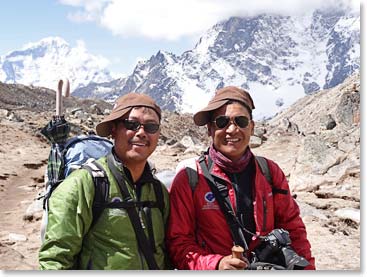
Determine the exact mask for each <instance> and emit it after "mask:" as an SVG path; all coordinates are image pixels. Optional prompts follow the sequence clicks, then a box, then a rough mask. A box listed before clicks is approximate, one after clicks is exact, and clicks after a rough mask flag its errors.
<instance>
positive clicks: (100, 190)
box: [83, 158, 110, 227]
mask: <svg viewBox="0 0 367 277" xmlns="http://www.w3.org/2000/svg"><path fill="white" fill-rule="evenodd" d="M83 168H84V169H86V170H87V171H88V172H89V174H90V175H91V176H92V178H93V183H94V189H95V193H94V200H93V207H92V213H93V221H92V225H91V227H92V226H94V224H95V223H96V222H97V221H98V219H99V217H100V216H101V214H102V212H103V210H104V209H105V207H106V205H107V203H108V194H109V190H110V183H109V181H108V178H107V174H106V171H105V170H104V168H103V167H102V166H101V165H100V164H99V163H98V162H97V161H96V160H95V159H93V158H91V159H88V160H87V162H86V163H85V164H84V165H83Z"/></svg>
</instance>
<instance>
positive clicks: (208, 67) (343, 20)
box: [75, 10, 360, 119]
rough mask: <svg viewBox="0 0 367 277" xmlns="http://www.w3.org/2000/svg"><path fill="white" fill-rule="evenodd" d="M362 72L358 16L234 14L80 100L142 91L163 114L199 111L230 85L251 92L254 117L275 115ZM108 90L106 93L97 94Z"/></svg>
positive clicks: (338, 13)
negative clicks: (182, 47)
mask: <svg viewBox="0 0 367 277" xmlns="http://www.w3.org/2000/svg"><path fill="white" fill-rule="evenodd" d="M359 67H360V15H359V14H350V13H348V12H346V11H331V10H329V11H320V10H316V11H314V12H313V13H312V14H305V15H303V16H299V15H298V16H284V15H270V14H262V15H258V16H254V17H232V18H230V19H229V20H227V21H224V22H221V23H218V24H217V25H215V26H213V27H212V28H211V29H210V30H208V31H207V32H206V33H205V34H204V35H203V36H202V37H201V39H200V41H199V42H198V43H197V45H196V46H195V48H194V49H192V50H189V51H186V52H184V53H183V54H182V55H180V56H177V55H174V54H172V53H168V52H165V51H159V52H158V53H157V54H156V55H153V56H152V57H151V58H150V59H149V60H147V61H144V62H140V63H138V64H137V65H136V67H135V69H134V71H133V73H132V74H131V75H130V76H128V77H127V78H126V79H124V80H120V82H119V87H116V82H111V83H110V89H111V91H110V92H109V91H108V86H109V85H108V84H107V83H104V84H103V87H102V86H99V85H98V84H93V85H91V86H87V87H85V88H80V89H78V90H76V91H75V95H80V96H81V95H82V96H84V97H85V96H88V95H89V96H90V95H93V96H97V97H98V95H100V97H103V98H105V99H109V100H112V99H114V98H116V97H118V96H119V95H121V94H124V93H127V92H130V91H138V92H145V93H148V94H150V95H151V96H152V97H153V98H155V99H156V100H157V101H158V103H159V104H160V105H161V106H162V107H163V108H165V109H169V110H177V111H180V112H193V111H197V110H198V109H200V108H201V107H203V106H204V105H205V103H207V101H208V100H209V99H210V98H211V97H212V95H213V93H214V91H215V90H217V89H218V88H221V87H223V86H226V85H236V86H240V87H243V88H246V89H248V90H249V91H250V93H251V95H253V98H254V101H255V106H256V107H257V108H256V109H255V111H254V116H255V118H258V119H260V118H264V117H269V116H272V115H274V114H275V113H276V112H278V111H279V110H281V109H283V108H285V107H288V106H289V105H291V104H292V103H294V102H295V101H296V100H297V99H299V98H300V97H302V96H304V95H305V94H311V93H313V92H315V91H318V90H320V89H325V88H330V87H333V86H335V85H337V84H339V83H341V82H342V81H344V80H345V78H346V77H348V76H350V75H351V74H352V73H353V72H356V71H359ZM100 92H103V93H100Z"/></svg>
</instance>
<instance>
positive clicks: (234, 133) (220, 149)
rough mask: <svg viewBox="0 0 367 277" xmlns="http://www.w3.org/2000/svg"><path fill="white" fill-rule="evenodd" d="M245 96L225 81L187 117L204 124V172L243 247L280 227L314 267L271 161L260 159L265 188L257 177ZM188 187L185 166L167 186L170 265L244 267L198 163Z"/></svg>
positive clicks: (298, 220)
mask: <svg viewBox="0 0 367 277" xmlns="http://www.w3.org/2000/svg"><path fill="white" fill-rule="evenodd" d="M254 108H255V107H254V103H253V100H252V98H251V96H250V94H249V93H248V92H246V91H244V90H242V89H239V88H237V87H233V86H229V87H225V88H223V89H220V90H218V91H217V92H216V94H215V96H214V97H213V99H212V100H210V102H209V104H208V106H207V107H205V108H204V109H202V110H201V111H199V112H198V113H196V114H195V115H194V122H195V124H196V125H198V126H203V125H207V128H208V134H209V136H211V138H212V144H211V146H210V147H209V150H208V152H207V153H206V154H205V164H206V165H207V166H208V165H209V166H208V171H209V173H210V175H211V176H212V177H213V178H214V179H216V180H220V182H221V183H222V184H224V186H225V187H226V188H227V189H228V195H229V199H230V203H231V206H232V208H233V211H234V213H235V215H236V217H237V219H238V222H240V224H241V227H242V229H244V230H246V231H245V232H243V235H244V239H245V240H246V242H245V245H246V246H247V245H248V248H249V250H248V252H247V253H250V252H251V251H253V250H254V249H255V248H256V246H258V245H259V242H260V239H259V236H265V235H267V234H269V233H270V232H271V231H272V230H274V229H277V228H281V229H284V230H286V231H288V232H289V236H290V239H291V247H292V248H293V249H294V250H295V252H296V253H297V254H298V255H300V256H302V257H304V258H305V259H306V260H307V261H308V262H309V265H308V266H307V267H306V269H315V260H314V258H313V257H312V255H311V245H310V243H309V241H308V240H307V233H306V228H305V225H304V223H303V222H302V219H301V217H300V210H299V207H298V205H297V203H296V202H295V201H294V199H293V198H292V196H291V194H290V190H289V186H288V182H287V180H286V177H285V175H284V173H283V172H282V170H281V169H280V168H279V166H278V165H277V164H276V163H274V162H273V161H271V160H267V162H268V167H269V170H270V173H271V176H272V181H273V187H275V188H276V189H277V191H279V192H281V193H273V190H272V186H271V185H270V184H269V183H268V181H267V179H266V177H265V176H264V175H263V174H262V172H261V170H260V168H259V165H258V164H257V162H256V160H255V157H254V155H253V154H252V152H251V150H250V148H249V141H250V137H251V135H252V134H253V132H254V122H253V120H252V110H253V109H254ZM196 172H197V173H198V181H197V184H196V186H195V188H194V189H192V188H191V186H190V184H189V177H188V175H187V172H186V170H184V169H182V170H181V171H179V172H178V173H177V175H176V176H175V178H174V180H173V183H172V185H171V188H170V204H171V214H170V219H169V226H168V231H167V247H168V250H169V254H170V257H171V260H172V262H173V265H174V266H175V267H176V268H177V269H192V270H215V269H219V270H222V269H245V268H247V267H248V266H249V264H248V261H247V259H246V258H235V257H232V255H231V248H232V246H233V245H234V239H233V236H232V235H231V229H230V227H229V226H228V224H227V221H226V218H225V216H224V214H223V212H222V211H221V208H220V206H219V204H218V201H217V200H216V199H215V195H214V194H213V192H212V190H211V188H210V186H209V184H208V182H207V181H206V178H205V176H204V175H203V171H202V168H201V166H200V165H199V162H198V161H196Z"/></svg>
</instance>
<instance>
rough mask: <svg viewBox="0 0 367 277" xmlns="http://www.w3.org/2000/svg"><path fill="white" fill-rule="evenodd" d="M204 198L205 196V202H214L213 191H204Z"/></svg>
mask: <svg viewBox="0 0 367 277" xmlns="http://www.w3.org/2000/svg"><path fill="white" fill-rule="evenodd" d="M204 198H205V201H206V202H209V203H212V202H214V201H215V197H214V194H213V192H211V191H209V192H207V193H205V196H204Z"/></svg>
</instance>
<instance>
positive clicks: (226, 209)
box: [199, 155, 248, 251]
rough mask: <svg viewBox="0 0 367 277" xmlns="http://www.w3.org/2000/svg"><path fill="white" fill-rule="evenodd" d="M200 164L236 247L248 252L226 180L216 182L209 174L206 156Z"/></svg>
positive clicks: (210, 163)
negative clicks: (238, 246)
mask: <svg viewBox="0 0 367 277" xmlns="http://www.w3.org/2000/svg"><path fill="white" fill-rule="evenodd" d="M199 164H200V166H201V169H202V171H203V175H204V177H205V179H206V181H207V183H208V185H209V187H210V189H211V190H212V192H213V194H214V196H215V199H216V200H217V202H218V204H219V206H220V209H221V210H222V213H223V214H224V217H225V218H226V221H227V224H228V225H229V228H230V230H231V234H232V239H233V241H234V244H235V245H240V246H242V247H243V248H244V249H245V251H246V250H248V246H247V243H246V240H245V237H244V235H243V231H242V227H241V226H240V224H239V222H238V219H237V217H236V215H235V212H234V210H233V207H232V204H231V201H230V199H229V195H228V188H227V186H226V184H225V183H224V180H222V179H220V178H216V179H217V180H214V178H213V176H212V175H211V174H210V173H209V169H208V167H207V165H206V163H205V156H204V155H202V156H201V157H200V158H199ZM208 165H209V168H211V167H212V166H213V161H212V159H211V158H210V157H209V155H208Z"/></svg>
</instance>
